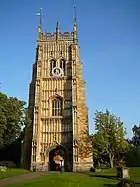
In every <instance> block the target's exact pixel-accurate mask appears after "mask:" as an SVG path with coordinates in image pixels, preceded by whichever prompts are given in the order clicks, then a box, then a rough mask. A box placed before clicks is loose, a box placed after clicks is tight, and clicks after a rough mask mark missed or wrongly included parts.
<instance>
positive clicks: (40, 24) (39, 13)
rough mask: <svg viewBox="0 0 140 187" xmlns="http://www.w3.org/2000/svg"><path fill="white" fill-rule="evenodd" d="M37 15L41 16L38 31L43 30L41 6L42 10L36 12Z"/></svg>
mask: <svg viewBox="0 0 140 187" xmlns="http://www.w3.org/2000/svg"><path fill="white" fill-rule="evenodd" d="M36 16H39V18H40V19H39V25H38V32H39V33H41V32H42V8H40V12H38V13H37V14H36Z"/></svg>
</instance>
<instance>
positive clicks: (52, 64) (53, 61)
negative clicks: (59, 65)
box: [50, 60, 56, 76]
mask: <svg viewBox="0 0 140 187" xmlns="http://www.w3.org/2000/svg"><path fill="white" fill-rule="evenodd" d="M55 67H56V61H55V60H51V63H50V76H52V70H53V68H55Z"/></svg>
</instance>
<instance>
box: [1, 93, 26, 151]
mask: <svg viewBox="0 0 140 187" xmlns="http://www.w3.org/2000/svg"><path fill="white" fill-rule="evenodd" d="M25 104H26V103H25V102H24V101H20V100H18V99H17V98H16V97H7V96H6V95H5V94H3V93H0V149H2V148H4V147H6V146H8V145H10V144H11V143H12V142H13V141H14V140H15V139H16V138H18V137H19V135H20V132H21V128H22V126H23V125H24V121H25V116H26V115H25Z"/></svg>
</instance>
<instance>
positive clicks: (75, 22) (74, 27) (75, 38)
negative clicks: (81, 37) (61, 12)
mask: <svg viewBox="0 0 140 187" xmlns="http://www.w3.org/2000/svg"><path fill="white" fill-rule="evenodd" d="M73 8H74V25H73V32H74V42H75V43H77V41H78V39H77V37H78V36H77V21H76V6H75V5H73Z"/></svg>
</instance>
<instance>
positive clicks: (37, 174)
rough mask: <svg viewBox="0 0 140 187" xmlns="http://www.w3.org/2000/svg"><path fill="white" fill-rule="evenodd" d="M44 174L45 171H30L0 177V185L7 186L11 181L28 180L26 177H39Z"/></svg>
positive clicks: (1, 186) (0, 186)
mask: <svg viewBox="0 0 140 187" xmlns="http://www.w3.org/2000/svg"><path fill="white" fill-rule="evenodd" d="M46 174H48V173H47V172H32V173H27V174H24V175H20V176H13V177H9V178H6V179H1V180H0V187H4V186H7V185H9V184H12V183H18V182H22V181H24V180H28V179H35V178H39V177H41V176H43V175H46Z"/></svg>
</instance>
